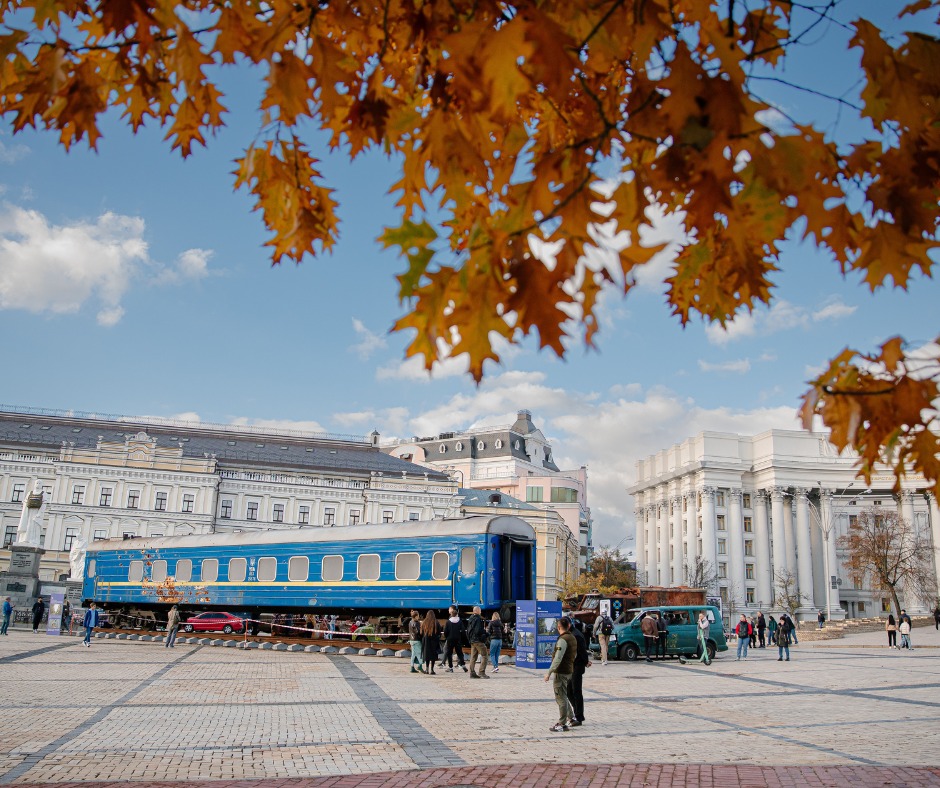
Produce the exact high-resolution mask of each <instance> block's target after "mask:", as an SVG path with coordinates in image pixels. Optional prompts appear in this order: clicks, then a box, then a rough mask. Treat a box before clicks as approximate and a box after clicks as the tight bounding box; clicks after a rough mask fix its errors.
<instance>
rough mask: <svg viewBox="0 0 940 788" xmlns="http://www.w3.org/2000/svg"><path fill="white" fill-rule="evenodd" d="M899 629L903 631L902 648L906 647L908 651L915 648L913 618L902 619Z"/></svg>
mask: <svg viewBox="0 0 940 788" xmlns="http://www.w3.org/2000/svg"><path fill="white" fill-rule="evenodd" d="M898 631H899V632H900V633H901V646H900V648H906V649H907V650H908V651H910V650H911V649H913V648H914V647H913V646H912V645H911V620H910V619H909V618H904V619H902V620H901V623H900V624H898ZM899 650H900V649H899Z"/></svg>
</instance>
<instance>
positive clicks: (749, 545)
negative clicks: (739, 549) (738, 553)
mask: <svg viewBox="0 0 940 788" xmlns="http://www.w3.org/2000/svg"><path fill="white" fill-rule="evenodd" d="M744 555H754V540H753V539H745V540H744Z"/></svg>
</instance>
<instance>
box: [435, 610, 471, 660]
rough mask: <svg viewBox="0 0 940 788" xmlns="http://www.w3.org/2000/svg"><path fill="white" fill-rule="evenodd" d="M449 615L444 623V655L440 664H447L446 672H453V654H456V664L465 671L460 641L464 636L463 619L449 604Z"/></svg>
mask: <svg viewBox="0 0 940 788" xmlns="http://www.w3.org/2000/svg"><path fill="white" fill-rule="evenodd" d="M448 612H449V613H450V617H449V618H448V619H447V622H446V623H445V624H444V657H443V658H442V660H441V664H444V663H446V664H447V668H446V669H447V672H448V673H453V672H454V654H455V653H456V654H457V665H458V666H459V667H461V668H463V672H464V673H466V672H467V665H466V664H465V662H464V658H463V648H462V647H461V643H462V641H463V638H464V634H465V629H464V625H463V619H461V618H460V613H459V611H458V610H457V608H456V607H455V606H453V605H451V607H450V610H449V611H448Z"/></svg>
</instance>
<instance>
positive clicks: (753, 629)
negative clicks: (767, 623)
mask: <svg viewBox="0 0 940 788" xmlns="http://www.w3.org/2000/svg"><path fill="white" fill-rule="evenodd" d="M747 623H748V624H749V626H748V630H747V631H748V632H750V633H751V634H750V638H751V648H757V619H756V618H754V616H751V617H750V618H749V619H748V620H747Z"/></svg>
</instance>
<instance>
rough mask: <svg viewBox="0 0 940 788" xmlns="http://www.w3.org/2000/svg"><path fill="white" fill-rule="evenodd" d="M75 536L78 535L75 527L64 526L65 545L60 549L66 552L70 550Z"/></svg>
mask: <svg viewBox="0 0 940 788" xmlns="http://www.w3.org/2000/svg"><path fill="white" fill-rule="evenodd" d="M77 537H78V529H77V528H66V529H65V545H64V546H63V548H62V549H63V550H65V551H66V552H68V551H69V550H71V549H72V544H73V543H74V542H75V539H76V538H77Z"/></svg>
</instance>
